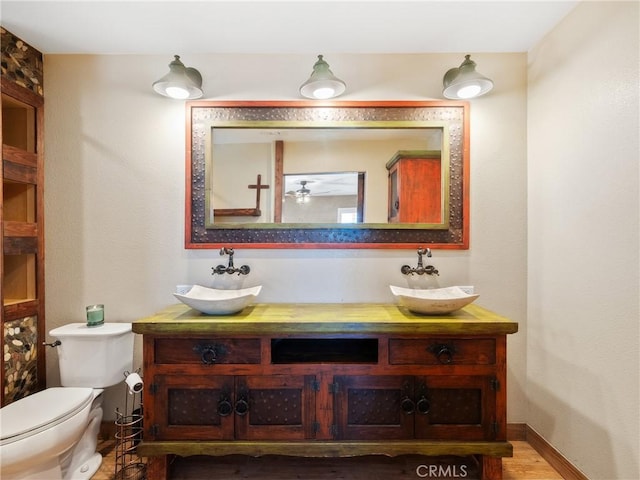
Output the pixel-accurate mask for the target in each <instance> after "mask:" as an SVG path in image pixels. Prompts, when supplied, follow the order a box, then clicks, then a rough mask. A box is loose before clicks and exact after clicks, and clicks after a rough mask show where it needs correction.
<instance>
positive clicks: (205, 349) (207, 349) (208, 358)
mask: <svg viewBox="0 0 640 480" xmlns="http://www.w3.org/2000/svg"><path fill="white" fill-rule="evenodd" d="M193 350H194V352H196V353H198V354H200V360H202V363H204V364H205V365H213V364H214V363H216V362H217V361H218V357H219V356H222V355H223V354H224V353H226V350H225V349H224V347H223V346H222V345H196V346H195V347H193Z"/></svg>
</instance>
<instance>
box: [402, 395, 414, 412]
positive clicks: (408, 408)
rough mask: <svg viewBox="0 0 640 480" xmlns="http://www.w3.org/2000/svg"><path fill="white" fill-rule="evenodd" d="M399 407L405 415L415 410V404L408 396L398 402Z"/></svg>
mask: <svg viewBox="0 0 640 480" xmlns="http://www.w3.org/2000/svg"><path fill="white" fill-rule="evenodd" d="M400 409H401V410H402V412H403V413H405V414H406V415H411V414H412V413H413V412H415V411H416V404H415V403H414V401H413V400H411V399H410V398H409V397H404V398H403V399H402V402H400Z"/></svg>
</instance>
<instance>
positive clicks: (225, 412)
mask: <svg viewBox="0 0 640 480" xmlns="http://www.w3.org/2000/svg"><path fill="white" fill-rule="evenodd" d="M232 413H233V406H232V405H231V402H230V401H229V400H227V399H223V400H220V401H219V402H218V415H220V416H221V417H228V416H229V415H231V414H232Z"/></svg>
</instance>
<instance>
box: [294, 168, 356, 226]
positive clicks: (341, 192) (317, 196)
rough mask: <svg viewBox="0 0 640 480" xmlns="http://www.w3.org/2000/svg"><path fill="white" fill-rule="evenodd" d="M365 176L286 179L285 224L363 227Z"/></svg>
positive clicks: (314, 175)
mask: <svg viewBox="0 0 640 480" xmlns="http://www.w3.org/2000/svg"><path fill="white" fill-rule="evenodd" d="M364 179H365V173H364V172H337V173H305V174H285V175H284V192H285V193H284V198H283V199H282V221H283V222H284V223H362V218H363V209H364V201H363V199H364V183H365V182H364Z"/></svg>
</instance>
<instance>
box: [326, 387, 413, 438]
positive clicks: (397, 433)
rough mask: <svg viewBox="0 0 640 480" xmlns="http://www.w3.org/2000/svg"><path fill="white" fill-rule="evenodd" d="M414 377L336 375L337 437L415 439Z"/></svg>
mask: <svg viewBox="0 0 640 480" xmlns="http://www.w3.org/2000/svg"><path fill="white" fill-rule="evenodd" d="M413 383H414V382H413V377H408V376H401V375H387V376H385V375H382V376H372V375H363V376H336V377H334V387H333V388H334V392H335V397H334V408H335V422H336V425H335V426H336V437H337V438H339V439H346V440H380V439H410V438H413V416H414V410H415V402H414V400H413V397H414V393H413Z"/></svg>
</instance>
